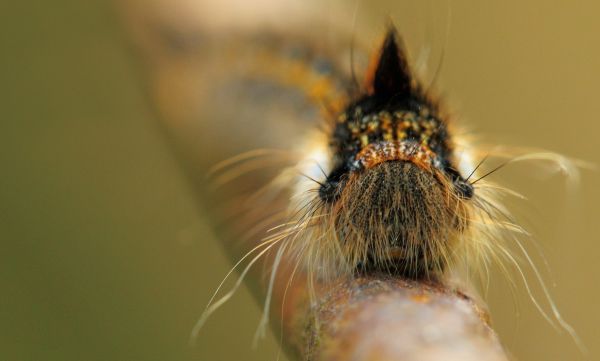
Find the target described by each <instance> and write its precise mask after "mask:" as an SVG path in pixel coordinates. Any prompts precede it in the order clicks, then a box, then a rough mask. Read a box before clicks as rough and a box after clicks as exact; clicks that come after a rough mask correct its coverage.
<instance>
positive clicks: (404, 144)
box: [319, 29, 474, 277]
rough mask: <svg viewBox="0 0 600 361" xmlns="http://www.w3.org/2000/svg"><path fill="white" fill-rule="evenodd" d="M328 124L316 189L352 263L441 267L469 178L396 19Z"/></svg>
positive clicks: (413, 270) (421, 272)
mask: <svg viewBox="0 0 600 361" xmlns="http://www.w3.org/2000/svg"><path fill="white" fill-rule="evenodd" d="M366 89H367V90H366V91H365V92H364V94H362V95H361V96H359V97H357V98H356V99H355V100H354V101H353V102H351V103H350V104H348V105H347V107H346V108H345V110H344V111H343V112H342V113H341V114H340V115H339V117H338V118H337V120H336V123H335V125H334V126H333V128H332V131H331V134H330V146H331V150H332V153H333V160H332V165H333V167H332V170H331V172H330V173H329V174H328V176H327V179H326V181H325V182H324V183H323V184H322V185H321V187H320V189H319V197H320V199H321V200H322V202H323V203H324V204H325V206H324V208H325V212H326V213H327V214H329V215H330V216H329V218H328V219H329V220H328V221H327V223H328V224H327V225H326V226H327V230H328V232H329V233H330V235H331V236H332V237H333V238H334V239H335V241H334V242H336V243H337V244H336V245H335V247H338V248H339V251H340V253H341V254H342V255H343V258H344V259H343V260H341V261H340V262H342V263H344V264H345V265H347V266H348V267H349V268H351V269H357V268H358V269H370V268H376V269H385V270H392V271H394V272H400V273H402V274H405V275H409V276H412V277H421V276H425V275H429V274H430V272H433V271H441V270H443V269H444V267H445V266H446V265H447V264H448V263H449V262H450V259H451V258H452V252H453V247H454V245H455V243H456V242H457V239H458V237H459V235H460V234H461V232H463V231H464V230H465V229H466V227H467V226H468V221H467V220H468V213H469V200H470V199H471V198H472V197H473V195H474V194H473V187H472V186H471V185H470V184H469V182H468V181H467V180H466V179H465V178H463V176H462V175H461V174H460V173H459V172H458V171H457V167H456V164H455V163H454V162H455V159H454V154H453V151H454V149H453V143H452V140H451V136H450V134H449V132H448V128H447V124H446V122H445V120H444V119H442V115H440V111H439V109H438V106H437V104H435V103H434V102H433V101H431V100H430V99H429V98H428V96H427V94H425V92H424V91H423V90H422V89H421V88H420V87H419V85H418V83H417V82H416V80H415V79H414V77H413V75H412V74H411V72H410V69H409V66H408V62H407V59H406V56H405V53H404V50H403V47H402V45H401V43H400V41H399V38H398V36H397V34H396V31H395V30H394V29H390V30H389V32H388V34H387V36H386V38H385V41H384V43H383V46H382V48H381V50H380V52H379V54H378V56H377V58H376V59H375V61H374V62H373V66H372V68H371V71H370V72H369V74H368V76H367V81H366Z"/></svg>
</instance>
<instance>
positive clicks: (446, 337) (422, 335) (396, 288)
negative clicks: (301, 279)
mask: <svg viewBox="0 0 600 361" xmlns="http://www.w3.org/2000/svg"><path fill="white" fill-rule="evenodd" d="M296 295H297V296H298V295H302V291H299V292H297V293H296ZM300 298H301V299H302V300H301V301H300V305H297V306H296V307H298V309H302V305H301V304H302V303H303V302H306V299H305V298H304V297H302V296H300ZM318 300H319V301H318V303H317V304H316V305H314V306H313V307H311V308H310V309H309V311H305V312H303V313H301V314H302V315H303V316H301V317H294V316H293V313H292V312H288V313H287V315H288V317H291V318H295V319H294V320H284V322H290V323H291V327H290V328H289V329H288V330H287V335H286V338H289V339H290V340H293V342H292V347H294V349H295V351H296V352H297V353H298V354H300V355H301V356H302V358H303V359H306V360H372V361H379V360H405V361H411V360H420V361H421V360H422V361H439V360H444V361H453V360H457V361H458V360H460V361H468V360H479V361H488V360H489V361H492V360H494V361H496V360H498V361H500V360H507V357H506V355H505V353H504V351H503V349H502V346H501V345H500V343H499V340H498V338H497V336H496V334H495V333H494V331H493V330H492V329H491V328H490V326H489V322H488V317H487V314H486V313H485V311H483V310H482V309H481V308H480V306H478V305H477V304H476V303H475V301H474V300H472V299H471V298H469V297H468V296H466V295H465V294H463V293H461V292H457V291H450V290H449V289H448V288H446V287H445V286H444V285H442V284H434V283H428V282H425V281H412V280H405V279H401V278H397V277H392V276H388V275H383V274H380V275H370V276H360V277H356V278H354V279H352V280H349V281H344V282H340V283H337V284H335V285H333V286H332V287H329V288H327V289H325V290H321V291H320V293H319V295H318ZM292 303H293V302H292ZM304 306H305V307H307V306H306V305H304Z"/></svg>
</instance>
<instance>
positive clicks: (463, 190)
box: [454, 178, 475, 199]
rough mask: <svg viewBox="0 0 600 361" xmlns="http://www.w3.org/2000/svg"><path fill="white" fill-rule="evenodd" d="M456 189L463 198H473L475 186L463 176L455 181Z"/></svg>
mask: <svg viewBox="0 0 600 361" xmlns="http://www.w3.org/2000/svg"><path fill="white" fill-rule="evenodd" d="M454 189H455V191H456V194H458V196H459V197H460V198H462V199H471V198H473V194H474V191H475V190H474V188H473V186H472V185H471V184H470V183H469V182H467V181H466V180H464V179H462V178H458V179H456V180H455V181H454Z"/></svg>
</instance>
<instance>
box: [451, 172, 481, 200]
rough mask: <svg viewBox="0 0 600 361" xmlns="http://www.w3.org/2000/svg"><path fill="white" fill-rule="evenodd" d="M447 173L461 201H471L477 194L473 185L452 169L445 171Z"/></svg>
mask: <svg viewBox="0 0 600 361" xmlns="http://www.w3.org/2000/svg"><path fill="white" fill-rule="evenodd" d="M445 171H446V173H447V174H448V176H449V177H450V179H452V184H453V185H454V191H455V192H456V194H457V195H458V197H459V198H461V199H471V198H473V195H474V193H475V189H474V188H473V185H471V183H469V181H468V180H466V179H464V178H463V177H462V176H461V175H460V173H458V171H457V170H456V169H454V168H452V167H448V168H446V169H445Z"/></svg>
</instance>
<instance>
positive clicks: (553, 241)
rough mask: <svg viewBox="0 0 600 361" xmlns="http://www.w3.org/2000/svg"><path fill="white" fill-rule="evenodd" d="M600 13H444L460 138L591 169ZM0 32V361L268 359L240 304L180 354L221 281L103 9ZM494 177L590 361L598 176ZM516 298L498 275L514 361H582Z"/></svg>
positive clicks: (11, 15)
mask: <svg viewBox="0 0 600 361" xmlns="http://www.w3.org/2000/svg"><path fill="white" fill-rule="evenodd" d="M444 4H445V3H444ZM364 6H365V7H367V6H373V7H375V6H376V5H374V4H372V5H364ZM394 11H396V12H401V11H402V8H401V7H400V8H399V10H394ZM599 12H600V5H598V3H596V2H593V1H573V2H566V1H564V2H552V4H550V2H547V1H541V0H536V1H528V2H521V1H516V0H511V1H497V2H494V3H491V2H485V4H483V2H476V1H457V2H452V26H451V32H450V36H449V40H448V43H447V44H446V48H445V49H446V50H445V51H446V53H445V59H444V68H443V71H442V73H441V79H440V83H439V85H440V87H441V88H442V89H443V91H444V93H445V94H447V96H448V98H449V100H450V102H451V104H452V105H453V106H454V109H456V110H457V111H458V112H459V113H460V114H461V118H462V119H464V121H463V124H465V123H466V124H467V125H468V126H469V127H470V128H471V129H473V131H474V132H476V133H477V134H483V135H486V138H485V139H488V140H490V141H498V142H503V143H509V144H517V145H529V146H536V147H541V148H546V149H551V150H555V151H558V152H560V153H563V154H566V155H568V156H572V157H576V158H581V159H586V160H589V161H591V162H594V163H596V164H598V163H600V150H599V149H598V146H599V144H598V143H599V141H598V134H599V132H600V119H599V115H600V100H599V99H598V98H599V93H600V92H599V91H598V87H599V85H600V45H599V43H598V34H600V22H599V21H598V20H597V18H598V16H597V15H598V13H599ZM442 13H444V12H442ZM372 14H373V15H372V16H373V17H375V18H377V17H378V16H380V17H383V12H382V13H381V14H380V13H378V11H377V9H375V10H374V11H373V12H372ZM399 16H400V17H402V16H404V17H406V14H400V15H399ZM419 16H420V17H421V18H423V17H424V16H426V12H424V13H421V14H419ZM438 17H439V15H438ZM0 18H1V22H0V24H1V25H0V45H1V48H0V49H1V52H2V53H1V56H0V105H1V107H0V109H1V113H0V164H1V166H2V168H1V169H2V172H1V174H0V255H1V256H0V257H1V259H0V359H1V360H15V361H21V360H275V359H276V357H277V346H276V342H275V341H274V339H273V337H270V338H269V339H267V340H265V341H263V342H261V343H259V346H258V348H257V349H252V347H251V343H252V337H253V334H254V330H255V327H256V326H257V324H258V317H259V312H258V307H257V305H256V304H255V303H254V301H253V300H252V299H251V298H250V297H249V294H248V293H247V292H246V290H244V291H242V292H240V293H239V294H238V295H236V297H235V298H234V299H233V300H232V301H231V302H230V303H228V304H227V305H226V306H225V307H224V308H223V309H222V310H221V312H218V313H217V314H216V315H215V316H214V317H213V318H212V319H211V320H210V322H209V323H208V324H207V326H206V328H205V329H204V331H203V333H202V335H201V337H200V340H199V341H198V345H197V346H196V347H195V348H190V347H188V345H187V339H188V336H189V331H190V330H191V328H192V326H193V323H194V322H195V320H196V319H197V317H198V315H199V314H200V312H201V310H202V308H203V306H204V304H205V303H206V302H207V300H208V298H209V296H210V293H211V291H212V290H214V289H215V287H216V286H217V284H218V283H219V281H220V280H221V277H222V276H223V275H224V274H225V273H226V272H227V270H228V268H229V263H228V262H227V261H226V259H225V257H224V256H223V254H222V251H221V250H220V248H219V247H218V245H217V244H216V242H214V241H213V240H212V238H211V236H210V231H209V230H208V228H207V227H206V225H204V224H203V223H202V218H203V217H202V214H201V210H200V207H198V205H197V204H194V202H193V196H192V193H193V192H192V189H191V187H190V185H189V184H188V183H187V181H186V179H185V177H184V175H183V172H182V171H181V169H180V168H179V166H178V163H177V162H176V160H175V158H174V156H173V155H172V154H171V152H170V149H169V147H168V146H167V143H166V141H165V139H164V137H163V135H162V134H161V132H160V128H159V127H158V121H157V119H156V115H155V112H154V108H153V106H152V104H151V102H150V101H149V98H148V97H147V92H146V90H145V88H144V84H145V82H144V71H143V69H142V68H141V66H140V63H141V62H140V61H139V59H138V58H137V55H138V54H137V53H136V52H135V51H134V49H133V48H132V47H131V46H130V43H129V41H128V38H127V36H126V34H125V32H124V30H123V28H122V27H121V24H120V19H119V17H118V16H117V11H116V10H115V8H114V4H112V3H110V2H102V1H92V0H88V1H81V0H57V1H53V2H42V1H37V2H36V1H33V2H27V3H25V2H13V3H12V4H8V3H7V2H3V3H2V4H0ZM417 20H418V18H417ZM415 23H416V24H418V23H419V22H418V21H415ZM405 26H409V25H405ZM400 28H401V29H402V28H403V26H400ZM425 28H427V27H425ZM436 29H437V30H436V31H437V32H439V31H441V30H440V29H439V27H437V28H436ZM442 30H443V29H442ZM442 38H443V36H442ZM436 39H437V40H435V42H433V44H434V46H436V47H437V48H436V49H434V50H435V51H436V52H434V54H437V55H439V49H440V47H441V46H442V45H441V44H443V42H441V41H440V38H439V36H438V37H437V38H436ZM408 40H409V41H410V37H409V39H408ZM409 47H410V48H411V49H412V48H414V49H418V46H414V45H410V46H409ZM495 177H496V178H494V179H496V180H498V181H502V182H504V183H505V184H507V185H509V186H510V187H512V188H515V189H517V190H519V191H521V192H523V193H525V194H526V195H527V196H529V198H530V200H529V201H528V202H511V203H510V205H511V209H516V210H517V212H516V213H517V214H518V215H519V216H520V217H519V219H520V220H521V221H522V222H523V223H524V225H525V226H526V227H527V228H528V229H529V230H531V231H532V232H533V233H534V235H535V238H536V240H537V241H538V243H539V245H540V248H541V249H542V251H543V252H544V254H545V258H546V260H547V263H548V267H546V265H545V264H544V262H543V260H542V259H541V258H540V257H537V256H536V257H535V258H536V259H535V260H536V264H538V265H539V266H540V268H541V270H542V273H544V279H545V280H546V282H547V284H548V285H549V287H550V291H551V293H552V295H553V297H554V300H555V302H556V304H557V306H558V307H559V309H560V310H561V312H562V313H563V315H564V317H565V318H566V319H567V320H568V321H569V322H570V323H572V325H573V326H574V327H575V329H576V330H577V331H578V333H579V334H580V336H581V338H582V340H583V341H584V342H585V344H586V346H587V347H588V349H589V353H588V354H587V359H589V360H600V345H599V342H598V341H599V338H600V336H599V334H600V331H599V329H600V310H599V309H598V304H599V303H600V290H599V289H598V282H599V277H600V262H599V261H598V255H599V253H600V236H599V234H600V233H599V232H598V227H599V223H600V222H599V221H600V217H599V211H600V190H599V189H598V186H599V185H600V182H599V181H600V178H599V175H598V174H597V173H596V172H592V171H583V172H582V181H581V185H580V186H579V187H578V189H577V191H576V192H574V193H569V192H568V191H567V189H566V188H565V182H564V179H563V178H561V177H559V176H551V175H547V174H542V173H541V172H539V171H537V170H536V169H534V168H533V167H532V166H515V167H510V169H505V170H503V171H502V172H499V173H498V174H497V176H495ZM528 249H530V250H532V252H533V253H534V254H535V253H536V248H535V246H532V245H531V244H529V246H528ZM548 270H549V271H548ZM528 274H529V275H531V271H528ZM530 279H531V277H530ZM514 280H515V283H516V286H515V288H514V289H515V290H516V291H515V293H514V294H512V293H511V287H510V286H509V284H508V282H506V280H505V279H504V278H503V277H502V276H501V275H494V276H493V277H492V279H491V281H490V282H491V283H490V284H491V286H490V289H489V292H488V299H489V304H490V308H491V310H492V315H493V318H494V322H495V325H496V328H497V330H498V331H499V333H500V335H501V337H502V340H503V342H504V343H505V345H506V346H507V347H508V348H509V349H510V350H511V351H512V352H513V353H514V355H515V356H516V358H518V359H520V360H578V359H585V358H586V356H584V355H583V354H582V353H581V352H579V351H578V350H577V348H576V346H575V345H574V343H573V342H572V340H571V339H570V338H569V337H568V336H567V335H566V334H565V333H562V334H561V333H559V332H557V331H555V330H554V329H553V328H552V327H551V326H550V325H549V324H548V323H547V322H545V321H544V319H543V318H542V317H541V315H540V313H539V312H537V311H536V310H535V308H534V307H533V305H532V302H531V301H530V300H529V298H528V296H527V294H526V292H525V291H524V287H523V285H522V284H521V283H520V281H519V279H518V278H517V277H515V278H514ZM533 288H534V293H535V294H536V296H537V297H538V298H539V299H542V298H543V296H542V293H541V292H540V289H539V287H537V286H534V287H533ZM547 308H548V307H547V306H546V309H547Z"/></svg>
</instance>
